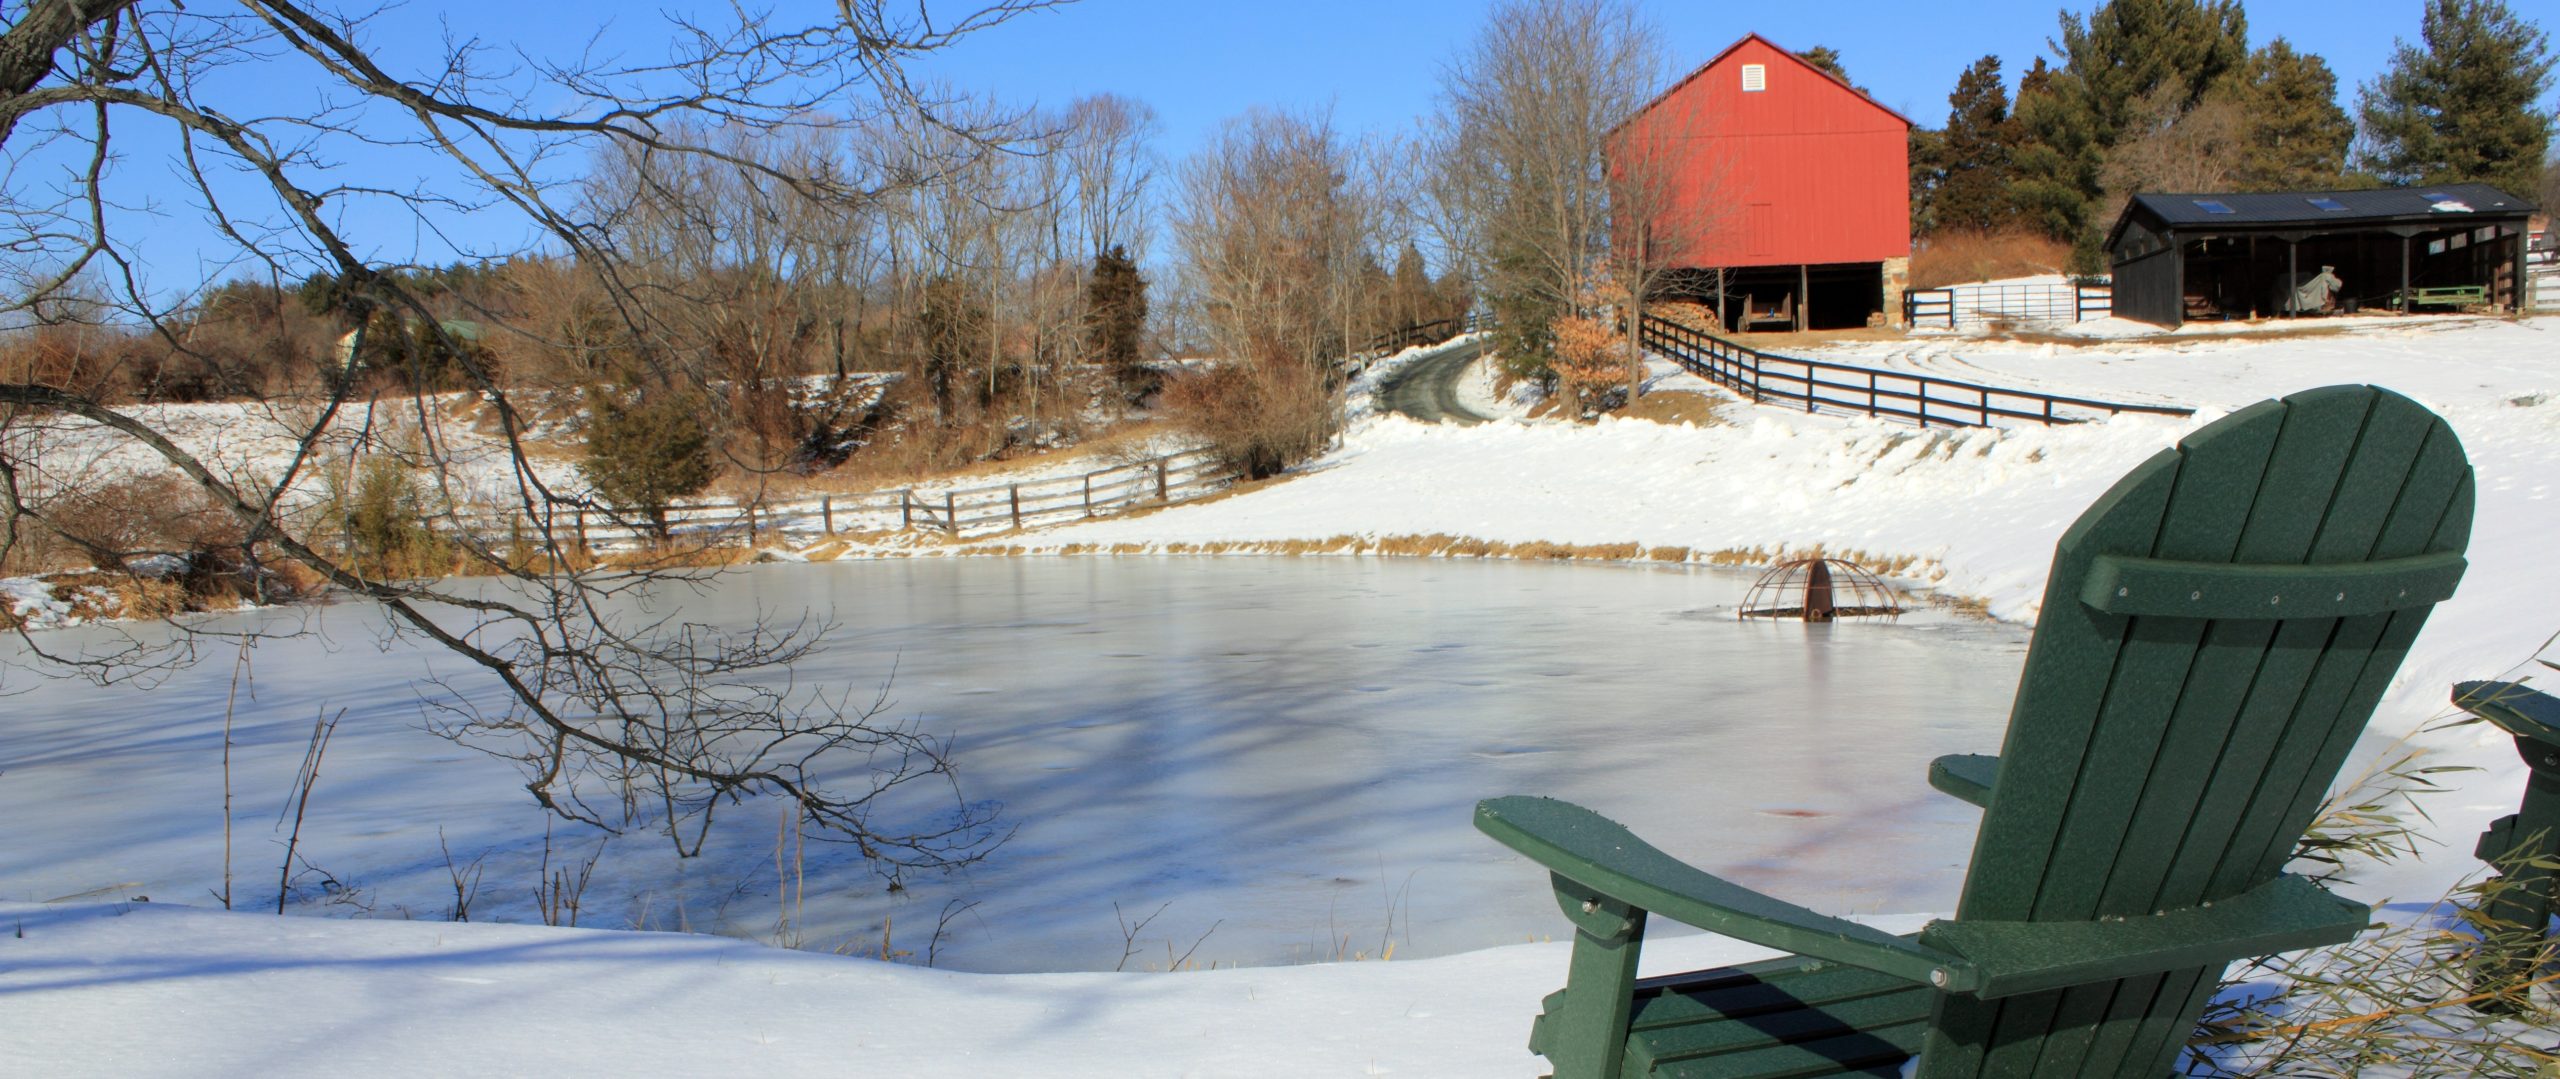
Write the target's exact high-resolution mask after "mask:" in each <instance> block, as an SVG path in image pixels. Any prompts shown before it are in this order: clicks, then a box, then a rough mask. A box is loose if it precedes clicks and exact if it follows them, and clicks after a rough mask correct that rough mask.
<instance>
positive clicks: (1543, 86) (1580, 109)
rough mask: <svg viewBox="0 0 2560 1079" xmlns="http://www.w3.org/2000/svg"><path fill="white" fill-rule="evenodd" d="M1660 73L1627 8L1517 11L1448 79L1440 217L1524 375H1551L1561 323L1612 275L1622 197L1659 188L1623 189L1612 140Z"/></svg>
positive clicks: (1434, 145) (1433, 143)
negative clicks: (1616, 196) (1613, 169)
mask: <svg viewBox="0 0 2560 1079" xmlns="http://www.w3.org/2000/svg"><path fill="white" fill-rule="evenodd" d="M1661 69H1662V60H1661V49H1660V46H1659V45H1658V44H1657V40H1656V34H1655V31H1654V29H1653V28H1652V26H1651V25H1650V24H1649V23H1648V22H1646V21H1645V19H1644V18H1643V17H1642V16H1641V15H1640V14H1639V13H1638V12H1637V11H1636V9H1635V7H1634V6H1633V5H1632V4H1630V3H1627V2H1625V0H1561V2H1555V3H1533V2H1529V0H1506V2H1505V3H1502V4H1500V5H1498V6H1496V7H1495V8H1494V9H1493V11H1492V12H1491V13H1489V14H1488V15H1487V16H1486V17H1485V22H1484V26H1483V27H1482V29H1480V30H1479V31H1478V32H1477V35H1476V39H1475V41H1474V43H1473V44H1471V45H1470V46H1468V48H1467V49H1466V51H1464V52H1462V53H1461V54H1459V56H1458V58H1457V59H1456V60H1455V61H1453V62H1451V63H1450V64H1449V66H1448V67H1447V68H1445V69H1443V71H1442V73H1441V77H1440V107H1439V110H1438V112H1437V113H1436V114H1435V115H1434V117H1433V118H1432V119H1431V121H1430V124H1429V129H1428V134H1429V158H1430V161H1431V167H1432V169H1433V172H1434V175H1433V178H1432V180H1431V183H1430V194H1431V196H1432V198H1433V199H1434V200H1435V202H1436V203H1437V204H1438V209H1437V213H1436V215H1435V216H1436V217H1437V218H1438V219H1439V220H1440V221H1441V222H1442V223H1443V225H1442V231H1443V234H1444V235H1445V236H1447V237H1448V238H1449V240H1450V242H1451V243H1452V244H1453V245H1454V246H1456V247H1457V248H1458V249H1459V250H1460V251H1462V252H1463V253H1464V258H1463V262H1464V264H1465V265H1466V266H1467V268H1468V269H1469V270H1470V271H1471V272H1472V273H1473V275H1474V276H1475V277H1476V280H1477V281H1478V282H1479V285H1480V286H1481V287H1482V289H1483V290H1484V292H1485V294H1486V296H1487V298H1488V300H1489V301H1490V303H1491V304H1492V307H1493V309H1494V312H1495V314H1496V315H1497V316H1498V317H1499V319H1500V325H1499V328H1498V330H1497V348H1498V349H1499V350H1500V351H1501V352H1502V354H1503V357H1504V360H1505V362H1506V363H1507V364H1509V365H1510V366H1511V368H1512V369H1513V370H1514V371H1515V372H1518V373H1521V374H1535V375H1540V376H1542V377H1543V376H1546V375H1547V374H1548V373H1549V367H1548V364H1549V361H1550V359H1551V358H1552V355H1553V343H1552V336H1551V330H1550V327H1551V325H1552V324H1553V323H1554V321H1555V320H1556V319H1557V318H1559V317H1561V316H1564V315H1566V314H1569V313H1572V312H1573V311H1574V310H1575V309H1576V307H1577V297H1578V296H1580V295H1581V294H1582V293H1583V292H1584V291H1585V290H1586V289H1587V288H1588V287H1589V286H1591V285H1593V284H1594V283H1597V282H1601V281H1604V280H1606V279H1607V278H1609V277H1610V276H1611V270H1612V265H1611V259H1612V256H1611V250H1610V228H1611V224H1610V223H1611V197H1612V194H1613V186H1616V187H1619V188H1623V189H1625V190H1629V191H1649V190H1650V186H1649V185H1648V184H1638V185H1634V186H1629V185H1627V184H1623V183H1621V184H1616V185H1613V181H1612V177H1611V175H1610V169H1609V151H1610V132H1611V130H1612V129H1613V128H1615V127H1616V126H1617V125H1618V124H1619V123H1620V122H1622V121H1624V120H1625V119H1626V118H1627V117H1629V116H1631V115H1633V114H1634V113H1635V111H1636V110H1637V109H1638V108H1639V107H1640V106H1642V105H1643V104H1644V102H1645V101H1646V99H1647V98H1648V97H1650V96H1651V94H1652V92H1653V90H1654V89H1655V87H1656V86H1657V85H1658V82H1659V73H1660V71H1661ZM1628 179H1635V177H1633V176H1630V177H1628ZM1636 238H1637V239H1638V240H1641V230H1638V235H1637V237H1636ZM1639 261H1641V260H1639Z"/></svg>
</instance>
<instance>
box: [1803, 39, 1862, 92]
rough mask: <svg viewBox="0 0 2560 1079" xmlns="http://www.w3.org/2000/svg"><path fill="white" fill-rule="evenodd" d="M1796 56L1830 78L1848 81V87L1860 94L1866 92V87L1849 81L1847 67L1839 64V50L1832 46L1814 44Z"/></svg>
mask: <svg viewBox="0 0 2560 1079" xmlns="http://www.w3.org/2000/svg"><path fill="white" fill-rule="evenodd" d="M1796 56H1797V58H1798V59H1801V60H1803V61H1804V62H1805V63H1808V64H1812V65H1813V66H1815V67H1817V68H1821V69H1822V70H1823V71H1824V72H1825V73H1828V74H1829V75H1830V76H1831V77H1832V78H1835V79H1838V80H1840V81H1841V82H1844V83H1848V86H1849V88H1850V89H1852V90H1856V91H1857V92H1859V93H1862V94H1863V93H1866V92H1867V88H1866V87H1864V86H1860V85H1858V84H1857V83H1854V82H1849V69H1848V68H1845V67H1842V66H1840V50H1838V49H1835V48H1832V47H1831V46H1829V45H1816V46H1814V47H1812V48H1810V49H1806V50H1805V51H1803V52H1800V53H1797V54H1796Z"/></svg>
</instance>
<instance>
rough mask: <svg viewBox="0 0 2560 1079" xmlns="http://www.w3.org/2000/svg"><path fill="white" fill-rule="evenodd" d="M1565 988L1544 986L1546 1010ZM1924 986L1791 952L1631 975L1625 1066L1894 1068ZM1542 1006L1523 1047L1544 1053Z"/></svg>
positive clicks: (1903, 1057)
mask: <svg viewBox="0 0 2560 1079" xmlns="http://www.w3.org/2000/svg"><path fill="white" fill-rule="evenodd" d="M1565 992H1569V990H1567V991H1559V992H1556V993H1553V994H1550V995H1549V996H1548V997H1547V1000H1546V1011H1547V1015H1553V1014H1555V1013H1556V1011H1557V1007H1558V1005H1559V1004H1560V1003H1561V1001H1562V998H1563V997H1564V994H1565ZM1930 1003H1931V991H1930V989H1929V987H1927V986H1925V985H1920V984H1918V983H1914V982H1909V981H1904V980H1902V979H1899V978H1894V977H1890V976H1887V975H1882V974H1877V973H1874V972H1872V971H1866V970H1860V969H1858V968H1855V967H1846V966H1841V965H1838V964H1832V963H1824V962H1821V961H1819V960H1808V959H1803V958H1799V957H1794V956H1788V957H1784V958H1779V959H1771V960H1767V961H1765V962H1759V963H1750V964H1745V965H1743V966H1736V967H1722V968H1718V969H1714V970H1702V971H1695V972H1692V973H1687V974H1680V975H1674V976H1671V977H1664V978H1646V979H1642V980H1640V981H1638V982H1637V983H1636V990H1635V1010H1634V1014H1633V1016H1632V1018H1631V1022H1630V1023H1629V1024H1628V1025H1629V1028H1630V1029H1629V1031H1628V1035H1627V1058H1626V1070H1625V1072H1624V1074H1626V1075H1630V1076H1694V1077H1701V1079H1703V1077H1708V1076H1719V1075H1751V1076H1766V1077H1792V1076H1808V1077H1809V1076H1823V1075H1874V1076H1892V1075H1900V1074H1901V1070H1902V1065H1903V1062H1904V1061H1907V1060H1909V1059H1910V1058H1911V1056H1912V1054H1914V1053H1917V1052H1919V1050H1920V1038H1921V1036H1922V1034H1924V1033H1925V1032H1926V1031H1927V1029H1928V1024H1929V1008H1930ZM1547 1015H1541V1016H1539V1018H1538V1025H1537V1026H1536V1027H1534V1028H1533V1029H1532V1030H1531V1033H1530V1035H1529V1047H1530V1049H1531V1050H1532V1051H1533V1052H1538V1053H1541V1054H1544V1053H1545V1052H1546V1047H1545V1044H1544V1038H1545V1033H1546V1030H1547Z"/></svg>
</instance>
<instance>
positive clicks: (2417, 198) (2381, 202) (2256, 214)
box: [2119, 184, 2535, 230]
mask: <svg viewBox="0 0 2560 1079" xmlns="http://www.w3.org/2000/svg"><path fill="white" fill-rule="evenodd" d="M2126 209H2127V210H2128V212H2127V213H2126V214H2125V215H2124V216H2125V217H2127V218H2130V217H2132V216H2133V215H2132V213H2131V212H2130V211H2132V210H2136V209H2139V210H2142V211H2144V212H2145V213H2147V214H2148V215H2149V216H2150V217H2152V218H2153V219H2155V220H2157V221H2159V222H2161V223H2162V224H2165V225H2167V226H2169V227H2170V228H2173V229H2183V228H2188V227H2191V226H2199V225H2201V226H2204V227H2207V228H2231V227H2237V228H2244V229H2261V228H2282V227H2302V228H2313V229H2322V230H2330V229H2335V228H2337V227H2338V226H2340V225H2400V224H2415V223H2419V222H2430V221H2434V222H2441V221H2446V220H2449V219H2453V218H2457V217H2459V216H2461V215H2463V214H2479V215H2487V216H2492V217H2501V218H2504V217H2521V216H2523V215H2526V214H2530V213H2532V212H2534V209H2535V207H2534V205H2533V203H2531V202H2529V201H2526V200H2524V199H2520V198H2517V197H2515V196H2513V195H2509V194H2507V193H2506V192H2504V191H2500V190H2498V189H2497V188H2494V187H2491V186H2489V185H2487V184H2426V185H2422V186H2419V187H2385V188H2378V189H2373V190H2367V191H2260V192H2248V193H2241V192H2221V193H2205V194H2143V195H2135V196H2134V197H2133V202H2132V204H2131V205H2130V206H2128V207H2127V208H2126ZM2119 227H2121V226H2119Z"/></svg>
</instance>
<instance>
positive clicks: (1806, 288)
mask: <svg viewBox="0 0 2560 1079" xmlns="http://www.w3.org/2000/svg"><path fill="white" fill-rule="evenodd" d="M1811 325H1813V267H1812V266H1810V265H1808V264H1805V263H1801V262H1799V263H1796V332H1797V333H1803V332H1804V330H1805V328H1806V327H1808V326H1811Z"/></svg>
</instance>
